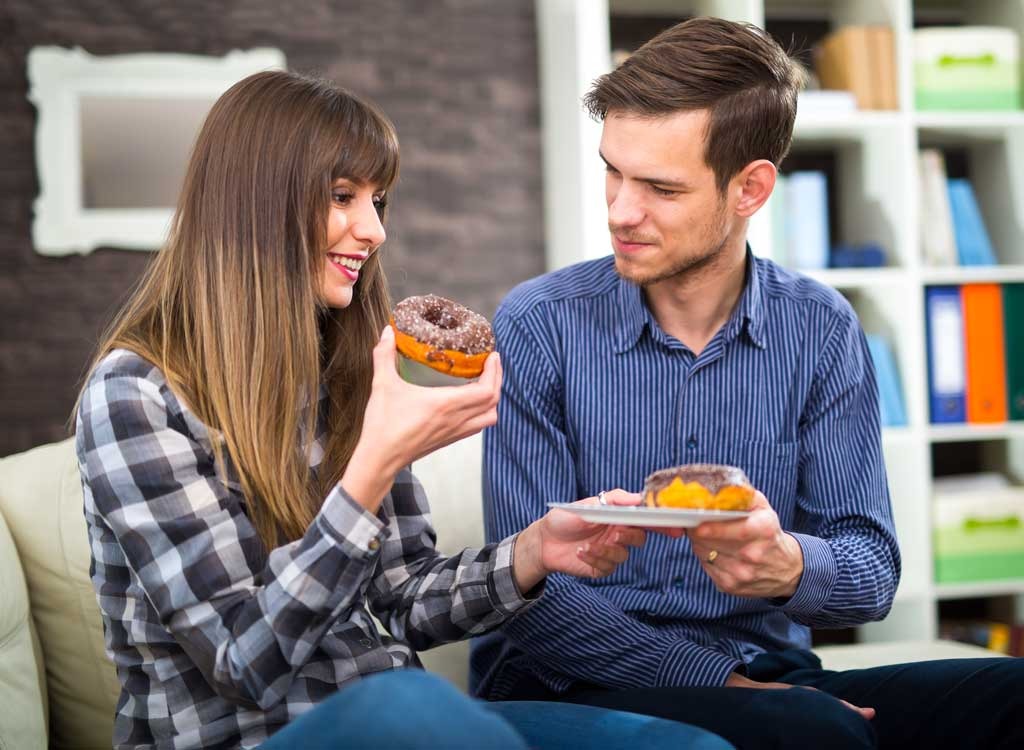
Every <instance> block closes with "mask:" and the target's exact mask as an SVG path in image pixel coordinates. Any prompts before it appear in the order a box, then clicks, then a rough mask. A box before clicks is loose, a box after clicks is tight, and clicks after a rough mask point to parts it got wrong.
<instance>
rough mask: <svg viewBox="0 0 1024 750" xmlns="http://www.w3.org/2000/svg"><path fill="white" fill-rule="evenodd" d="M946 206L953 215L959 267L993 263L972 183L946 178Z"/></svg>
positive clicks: (990, 246) (986, 232)
mask: <svg viewBox="0 0 1024 750" xmlns="http://www.w3.org/2000/svg"><path fill="white" fill-rule="evenodd" d="M947 182H948V185H949V207H950V210H951V211H952V214H953V233H954V234H955V235H956V252H957V256H958V257H959V259H960V265H962V266H994V265H995V264H996V254H995V251H994V250H993V249H992V241H991V240H990V239H989V236H988V231H987V230H986V229H985V221H984V219H982V217H981V210H980V209H979V208H978V201H977V200H976V199H975V196H974V189H973V188H972V187H971V183H970V182H969V181H968V180H964V179H959V178H958V179H953V178H951V179H949V180H948V181H947Z"/></svg>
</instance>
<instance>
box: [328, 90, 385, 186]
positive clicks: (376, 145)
mask: <svg viewBox="0 0 1024 750" xmlns="http://www.w3.org/2000/svg"><path fill="white" fill-rule="evenodd" d="M344 110H345V111H344V112H343V119H344V120H345V122H346V125H347V127H346V128H345V131H346V134H345V140H344V142H343V143H342V144H341V147H340V148H339V150H338V157H337V159H336V160H335V162H334V167H333V169H332V170H331V178H332V179H335V180H337V179H349V180H354V181H356V182H360V183H364V184H370V185H374V186H376V187H378V188H379V189H381V190H390V189H391V186H392V185H394V184H395V181H396V180H397V179H398V135H397V134H396V133H395V127H394V125H392V124H391V121H390V120H389V119H388V118H387V117H386V116H385V115H384V114H383V113H382V112H380V111H379V110H378V109H377V108H376V107H374V106H373V105H371V104H369V103H368V102H365V101H363V100H361V99H358V98H357V97H355V96H351V98H349V99H347V101H346V102H345V105H344Z"/></svg>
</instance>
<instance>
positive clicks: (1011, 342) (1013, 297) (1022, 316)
mask: <svg viewBox="0 0 1024 750" xmlns="http://www.w3.org/2000/svg"><path fill="white" fill-rule="evenodd" d="M1003 342H1004V346H1005V348H1006V407H1007V412H1008V415H1009V417H1010V419H1024V284H1004V285H1003Z"/></svg>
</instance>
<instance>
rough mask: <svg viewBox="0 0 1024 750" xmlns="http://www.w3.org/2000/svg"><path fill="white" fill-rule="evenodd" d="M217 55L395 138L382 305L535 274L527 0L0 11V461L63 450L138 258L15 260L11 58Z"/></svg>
mask: <svg viewBox="0 0 1024 750" xmlns="http://www.w3.org/2000/svg"><path fill="white" fill-rule="evenodd" d="M44 44H52V45H60V46H68V47H70V46H80V47H82V48H83V49H85V50H86V51H88V52H90V53H92V54H97V55H107V54H119V53H127V52H147V51H159V52H184V53H193V54H209V55H223V54H224V53H226V52H228V51H230V50H232V49H248V48H251V47H256V46H274V47H278V48H280V49H281V50H283V51H284V53H285V55H286V57H287V60H288V64H289V67H291V68H292V69H294V70H300V71H304V72H312V73H318V74H322V75H325V76H327V77H329V78H332V79H334V80H336V81H338V82H339V83H341V84H342V85H344V86H347V87H348V88H350V89H353V90H354V91H357V92H358V93H360V94H363V95H366V96H368V97H370V98H371V99H374V100H375V101H376V102H377V103H378V104H380V105H381V106H382V107H383V109H384V110H385V111H386V112H387V113H388V114H389V115H390V116H391V118H392V119H393V120H394V121H395V124H396V126H397V128H398V133H399V137H400V139H401V141H402V155H403V165H402V179H401V182H400V185H399V188H398V190H397V191H396V193H395V196H394V203H393V206H394V211H393V212H392V216H391V223H390V225H389V227H388V234H389V239H388V242H387V244H386V245H385V250H384V252H385V253H386V261H385V265H386V268H387V270H388V273H389V277H390V279H391V283H392V291H393V293H394V295H395V296H396V298H401V297H403V296H405V295H407V294H417V293H425V292H435V293H438V294H444V295H447V296H451V297H454V298H456V299H458V300H460V301H462V302H464V303H465V304H468V305H470V306H471V307H474V308H476V309H477V310H479V311H480V312H483V313H485V314H486V315H488V316H490V315H491V314H492V313H493V312H494V309H495V307H496V306H497V303H498V302H499V301H500V299H501V297H502V296H503V295H504V294H505V293H506V292H507V291H508V290H509V289H510V288H511V287H512V286H513V285H514V284H515V283H517V282H519V281H521V280H523V279H525V278H528V277H530V276H533V275H535V274H537V273H540V272H541V271H542V270H543V264H544V255H543V247H542V201H541V166H540V132H539V122H538V120H539V115H538V106H539V105H538V98H539V95H538V80H537V48H536V32H535V26H534V18H533V2H532V0H500V2H499V1H498V0H425V1H424V0H345V1H339V0H302V1H301V2H298V1H293V2H281V1H280V0H249V1H247V2H223V3H209V2H206V1H205V0H203V1H202V2H199V1H197V0H191V1H185V2H176V3H165V2H154V0H77V1H76V2H73V3H69V2H67V0H60V1H59V2H58V1H56V0H5V2H4V3H0V455H6V454H8V453H12V452H15V451H20V450H24V449H26V448H29V447H31V446H33V445H38V444H40V443H43V442H47V441H51V440H56V439H59V438H61V437H63V436H64V435H65V434H66V432H65V420H66V419H67V416H68V413H69V411H70V409H71V407H72V404H73V402H74V397H75V390H76V387H77V384H78V383H79V381H80V379H81V376H82V375H83V368H84V366H85V364H86V361H87V359H88V357H89V354H90V352H91V348H92V346H93V345H94V344H95V341H96V338H97V336H98V334H99V332H100V330H101V329H102V327H103V325H104V323H105V322H106V321H107V320H108V318H109V316H110V315H111V313H112V312H113V310H114V309H115V308H116V306H117V303H118V301H119V300H121V299H123V298H124V296H125V294H126V293H127V291H128V290H129V289H130V288H131V286H132V284H134V283H135V281H136V280H137V279H138V277H139V274H140V273H141V271H142V269H143V267H144V264H145V263H146V261H147V259H148V257H149V256H148V254H146V253H141V252H131V251H123V250H114V249H100V250H97V251H95V252H93V253H92V254H90V255H87V256H83V257H77V256H75V257H70V256H69V257H63V258H48V257H44V256H41V255H38V254H37V253H36V252H35V251H34V250H33V249H32V243H31V233H30V228H31V220H32V201H33V199H34V198H35V196H36V194H37V192H38V184H37V182H36V176H35V158H34V144H33V138H34V128H35V111H34V108H33V107H32V105H31V104H30V103H29V102H28V100H27V98H26V94H27V91H28V81H27V78H26V66H25V62H26V55H27V54H28V51H29V49H31V48H32V47H34V46H37V45H44Z"/></svg>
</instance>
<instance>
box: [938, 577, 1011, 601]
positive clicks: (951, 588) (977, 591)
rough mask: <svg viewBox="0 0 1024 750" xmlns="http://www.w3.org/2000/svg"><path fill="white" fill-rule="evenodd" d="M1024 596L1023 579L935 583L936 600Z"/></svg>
mask: <svg viewBox="0 0 1024 750" xmlns="http://www.w3.org/2000/svg"><path fill="white" fill-rule="evenodd" d="M1012 594H1024V579H1020V578H1010V579H1007V580H1005V581H979V582H977V583H937V584H935V598H936V599H940V600H941V599H976V598H979V599H980V598H982V597H986V596H1007V595H1012Z"/></svg>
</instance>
